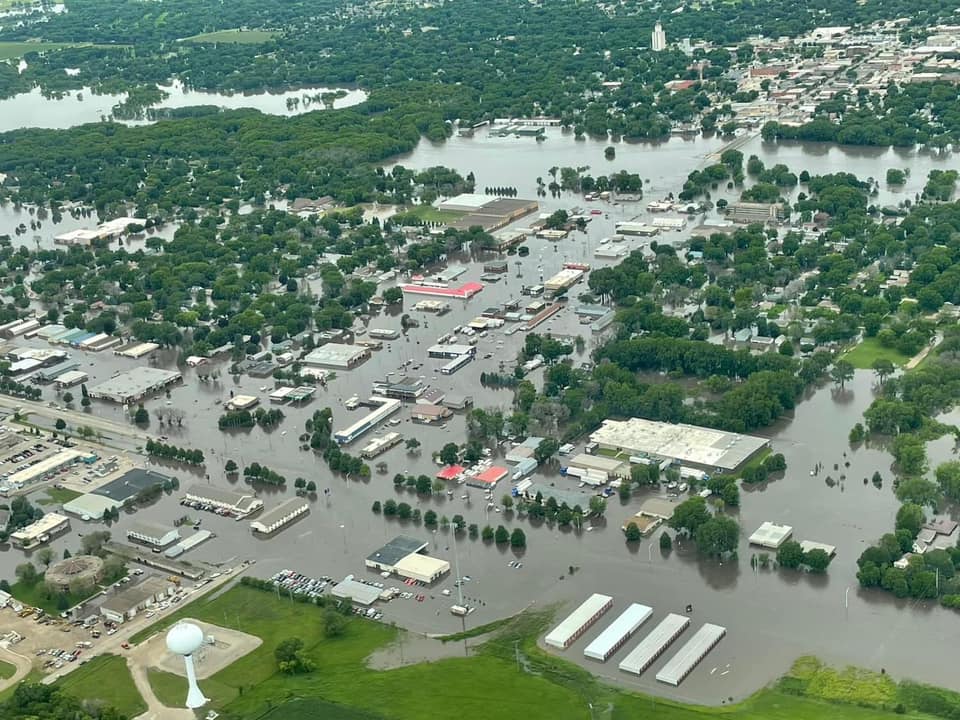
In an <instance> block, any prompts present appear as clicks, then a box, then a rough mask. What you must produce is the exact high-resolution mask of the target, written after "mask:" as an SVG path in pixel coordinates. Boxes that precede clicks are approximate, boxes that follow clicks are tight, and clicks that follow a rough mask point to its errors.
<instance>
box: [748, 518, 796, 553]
mask: <svg viewBox="0 0 960 720" xmlns="http://www.w3.org/2000/svg"><path fill="white" fill-rule="evenodd" d="M791 535H793V528H792V527H790V526H789V525H776V524H775V523H772V522H765V523H763V524H762V525H761V526H760V527H759V528H757V530H756V532H754V533H753V535H751V536H750V544H751V545H759V546H760V547H765V548H770V549H771V550H776V549H777V548H779V547H780V546H781V545H783V544H784V543H785V542H786V541H787V540H789V539H790V536H791Z"/></svg>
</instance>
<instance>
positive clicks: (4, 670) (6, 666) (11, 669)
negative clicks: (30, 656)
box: [0, 660, 17, 680]
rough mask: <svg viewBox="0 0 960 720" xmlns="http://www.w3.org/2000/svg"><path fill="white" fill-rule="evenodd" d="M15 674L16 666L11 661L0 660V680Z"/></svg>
mask: <svg viewBox="0 0 960 720" xmlns="http://www.w3.org/2000/svg"><path fill="white" fill-rule="evenodd" d="M16 674H17V666H16V665H14V664H13V663H8V662H7V661H6V660H0V680H6V679H7V678H12V677H13V676H14V675H16Z"/></svg>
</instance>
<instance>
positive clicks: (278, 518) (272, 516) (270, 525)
mask: <svg viewBox="0 0 960 720" xmlns="http://www.w3.org/2000/svg"><path fill="white" fill-rule="evenodd" d="M308 512H310V503H308V502H307V501H306V500H305V499H303V498H298V497H294V498H289V499H287V500H284V501H283V502H282V503H280V504H279V505H277V506H276V507H275V508H272V509H271V510H268V511H267V512H265V513H263V514H262V515H261V516H260V517H258V518H257V519H256V520H254V521H253V522H252V523H250V529H251V530H253V531H254V532H255V533H260V534H261V535H270V534H272V533H275V532H277V531H278V530H281V529H283V528H284V527H286V526H287V525H289V524H290V523H292V522H293V521H294V520H296V519H297V518H298V517H300V516H301V515H306V514H307V513H308Z"/></svg>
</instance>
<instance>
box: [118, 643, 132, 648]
mask: <svg viewBox="0 0 960 720" xmlns="http://www.w3.org/2000/svg"><path fill="white" fill-rule="evenodd" d="M120 647H122V648H123V649H124V650H129V649H130V643H128V642H125V643H120Z"/></svg>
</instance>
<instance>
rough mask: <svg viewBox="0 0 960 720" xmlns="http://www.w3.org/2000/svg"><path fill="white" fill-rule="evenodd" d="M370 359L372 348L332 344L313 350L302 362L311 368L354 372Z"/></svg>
mask: <svg viewBox="0 0 960 720" xmlns="http://www.w3.org/2000/svg"><path fill="white" fill-rule="evenodd" d="M369 359H370V348H366V347H362V346H360V345H344V344H343V343H333V342H331V343H327V344H326V345H321V346H320V347H318V348H316V349H315V350H311V351H310V352H309V353H307V354H306V355H304V357H303V359H302V360H301V361H300V362H301V363H303V364H304V365H308V366H311V367H322V368H333V369H335V370H353V368H355V367H357V366H358V365H360V364H361V363H363V362H365V361H366V360H369Z"/></svg>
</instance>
